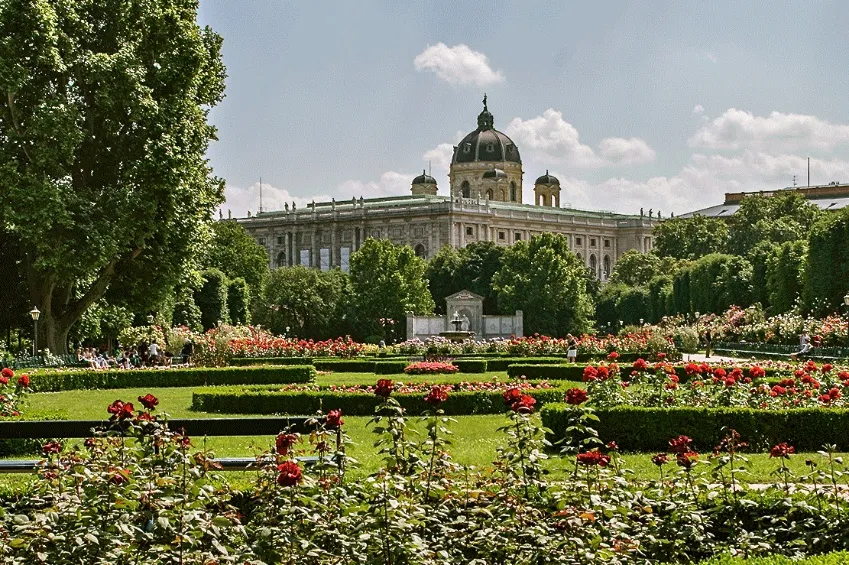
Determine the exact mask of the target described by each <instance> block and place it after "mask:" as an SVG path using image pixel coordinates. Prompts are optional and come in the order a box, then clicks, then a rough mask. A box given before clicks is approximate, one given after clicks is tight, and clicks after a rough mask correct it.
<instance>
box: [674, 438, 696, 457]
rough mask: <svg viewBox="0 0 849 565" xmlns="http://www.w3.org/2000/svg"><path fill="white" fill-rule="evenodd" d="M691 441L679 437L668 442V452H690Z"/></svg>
mask: <svg viewBox="0 0 849 565" xmlns="http://www.w3.org/2000/svg"><path fill="white" fill-rule="evenodd" d="M692 444H693V440H692V439H690V438H689V437H687V436H684V435H680V436H678V437H676V438H673V439H671V440H669V451H671V452H672V453H686V452H688V451H691V450H692V447H691V446H692Z"/></svg>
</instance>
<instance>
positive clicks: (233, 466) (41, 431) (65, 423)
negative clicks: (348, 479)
mask: <svg viewBox="0 0 849 565" xmlns="http://www.w3.org/2000/svg"><path fill="white" fill-rule="evenodd" d="M311 421H312V418H307V417H303V416H290V417H277V418H195V419H172V420H168V428H169V429H171V430H178V429H181V428H182V429H183V430H184V431H185V434H186V435H187V436H189V437H190V438H193V439H197V438H201V437H224V436H230V437H232V436H266V435H267V436H276V435H277V434H278V433H280V432H281V431H284V430H288V431H291V432H296V433H300V434H304V435H306V434H310V433H312V432H313V431H315V425H314V424H312V423H311ZM127 425H128V424H127V422H112V421H109V420H12V421H0V439H39V438H49V439H81V438H88V437H92V436H93V435H94V433H93V432H94V430H116V431H118V432H120V431H121V427H122V426H123V428H124V429H126V427H127ZM335 435H336V452H337V453H338V452H339V451H341V448H342V431H341V429H337V430H336V431H335ZM297 459H298V461H300V462H302V463H304V464H305V465H314V464H316V463H318V462H319V458H318V457H298V458H297ZM212 461H214V462H215V463H218V464H220V465H221V467H222V468H223V470H227V471H241V470H244V469H247V468H248V467H250V466H251V465H253V464H255V463H256V458H255V457H221V458H215V459H213V460H212ZM327 461H328V462H333V463H336V464H337V465H338V464H341V460H337V459H336V457H335V456H333V457H330V458H329V459H328V460H327ZM42 464H43V460H42V459H3V460H0V473H32V472H34V471H36V470H38V469H39V468H40V467H41V466H42Z"/></svg>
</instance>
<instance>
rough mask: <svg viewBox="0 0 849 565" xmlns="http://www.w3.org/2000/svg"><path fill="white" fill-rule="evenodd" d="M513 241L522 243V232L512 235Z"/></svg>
mask: <svg viewBox="0 0 849 565" xmlns="http://www.w3.org/2000/svg"><path fill="white" fill-rule="evenodd" d="M513 241H522V232H518V231H517V232H516V233H514V234H513Z"/></svg>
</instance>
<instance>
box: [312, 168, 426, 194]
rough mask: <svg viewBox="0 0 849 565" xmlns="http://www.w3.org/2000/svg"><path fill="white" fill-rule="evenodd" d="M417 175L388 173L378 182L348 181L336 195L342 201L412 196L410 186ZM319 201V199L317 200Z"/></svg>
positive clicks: (340, 187) (340, 186) (339, 188)
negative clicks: (360, 198)
mask: <svg viewBox="0 0 849 565" xmlns="http://www.w3.org/2000/svg"><path fill="white" fill-rule="evenodd" d="M415 176H416V175H405V174H403V173H396V172H395V171H387V172H385V173H383V174H382V175H380V179H379V180H376V181H361V180H346V181H345V182H343V183H342V184H340V185H339V186H338V188H337V189H336V193H337V194H338V195H339V197H340V198H341V199H342V200H347V199H350V198H359V197H360V196H362V197H363V198H381V197H384V196H403V195H405V194H410V184H412V182H413V178H415ZM316 200H318V198H316Z"/></svg>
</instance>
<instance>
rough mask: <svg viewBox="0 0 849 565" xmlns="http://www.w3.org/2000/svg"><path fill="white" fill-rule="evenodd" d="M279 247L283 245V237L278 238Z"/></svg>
mask: <svg viewBox="0 0 849 565" xmlns="http://www.w3.org/2000/svg"><path fill="white" fill-rule="evenodd" d="M277 245H283V236H282V235H278V236H277Z"/></svg>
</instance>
